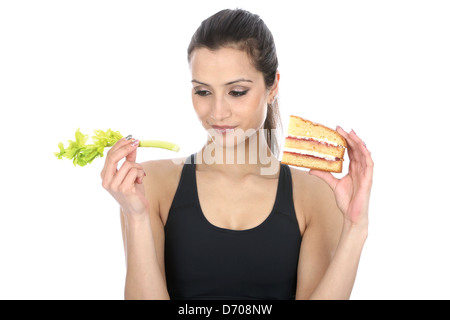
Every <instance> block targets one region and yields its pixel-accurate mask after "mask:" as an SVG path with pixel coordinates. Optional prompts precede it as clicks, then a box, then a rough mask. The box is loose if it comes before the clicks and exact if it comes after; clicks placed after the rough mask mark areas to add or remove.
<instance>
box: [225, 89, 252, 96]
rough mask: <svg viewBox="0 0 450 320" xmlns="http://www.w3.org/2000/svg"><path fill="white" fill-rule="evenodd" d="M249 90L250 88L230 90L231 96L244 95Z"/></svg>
mask: <svg viewBox="0 0 450 320" xmlns="http://www.w3.org/2000/svg"><path fill="white" fill-rule="evenodd" d="M247 92H248V90H245V91H236V90H233V91H230V93H229V94H230V96H233V97H242V96H243V95H245V94H246V93H247Z"/></svg>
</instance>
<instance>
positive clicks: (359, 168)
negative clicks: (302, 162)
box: [310, 127, 374, 227]
mask: <svg viewBox="0 0 450 320" xmlns="http://www.w3.org/2000/svg"><path fill="white" fill-rule="evenodd" d="M337 132H338V133H339V134H340V135H342V136H343V137H344V138H345V140H346V141H347V152H348V156H349V158H350V164H349V170H348V174H347V175H345V176H344V177H343V178H342V179H337V178H335V177H334V176H333V175H332V174H331V173H330V172H326V171H319V170H311V171H310V174H312V175H314V176H317V177H319V178H321V179H322V180H324V181H325V182H326V183H328V185H329V186H330V187H331V189H332V190H333V192H334V195H335V197H336V203H337V206H338V207H339V209H340V210H341V211H342V213H343V215H344V219H345V220H346V221H347V222H350V224H351V225H358V226H363V227H367V224H368V211H369V198H370V191H371V189H372V179H373V165H374V163H373V161H372V157H371V154H370V152H369V150H367V147H366V144H365V143H364V142H363V141H362V140H361V139H360V138H359V137H358V136H357V135H356V133H355V132H354V131H353V130H352V131H351V132H350V133H347V132H345V131H344V130H343V129H342V128H341V127H337Z"/></svg>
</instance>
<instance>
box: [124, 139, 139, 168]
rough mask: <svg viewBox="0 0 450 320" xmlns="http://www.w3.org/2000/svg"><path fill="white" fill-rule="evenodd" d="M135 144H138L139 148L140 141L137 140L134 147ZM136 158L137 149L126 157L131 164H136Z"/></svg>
mask: <svg viewBox="0 0 450 320" xmlns="http://www.w3.org/2000/svg"><path fill="white" fill-rule="evenodd" d="M134 144H137V146H139V140H137V139H136V140H135V141H134V142H133V143H132V145H133V146H134ZM136 156H137V148H135V149H134V150H133V151H131V152H130V153H129V154H128V155H127V156H126V160H127V161H131V162H136Z"/></svg>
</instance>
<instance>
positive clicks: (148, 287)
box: [101, 139, 169, 299]
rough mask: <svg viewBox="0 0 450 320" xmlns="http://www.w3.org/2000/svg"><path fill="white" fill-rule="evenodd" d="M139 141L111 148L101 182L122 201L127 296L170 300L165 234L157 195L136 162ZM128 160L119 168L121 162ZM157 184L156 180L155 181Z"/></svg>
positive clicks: (150, 178) (127, 297)
mask: <svg viewBox="0 0 450 320" xmlns="http://www.w3.org/2000/svg"><path fill="white" fill-rule="evenodd" d="M136 149H137V144H133V142H132V141H127V140H125V139H122V140H120V141H118V142H117V143H116V144H115V145H114V146H113V147H112V148H111V149H110V150H109V151H108V154H107V156H106V159H105V166H104V168H103V170H102V173H101V177H102V185H103V187H104V188H105V189H106V190H107V191H108V192H109V193H110V194H111V195H112V196H113V197H114V198H115V199H116V201H117V202H118V203H119V204H120V212H121V222H122V232H123V240H124V247H125V256H126V262H127V276H126V282H125V298H126V299H169V295H168V292H167V287H166V284H165V276H164V271H163V270H164V268H163V261H164V259H163V251H162V249H163V243H164V233H163V232H162V231H163V227H162V222H161V220H160V219H159V208H158V201H157V196H156V195H155V196H150V197H148V196H147V194H146V191H148V193H149V194H153V192H152V191H153V190H146V188H147V189H149V188H150V189H151V187H152V183H149V181H150V182H151V181H152V177H151V176H149V177H147V178H146V180H147V182H146V183H144V177H145V176H146V173H145V172H144V169H143V167H142V165H140V164H137V163H136ZM124 157H125V158H126V159H125V162H124V163H123V164H122V166H121V167H120V169H119V170H118V169H117V164H118V162H119V161H120V160H121V159H123V158H124ZM153 185H155V183H153Z"/></svg>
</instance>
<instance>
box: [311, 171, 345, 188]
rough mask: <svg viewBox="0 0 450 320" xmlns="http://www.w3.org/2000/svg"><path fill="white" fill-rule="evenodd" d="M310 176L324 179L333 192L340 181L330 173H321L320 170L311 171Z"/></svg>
mask: <svg viewBox="0 0 450 320" xmlns="http://www.w3.org/2000/svg"><path fill="white" fill-rule="evenodd" d="M309 174H311V175H313V176H316V177H318V178H320V179H322V180H323V181H325V182H326V183H327V184H328V185H329V186H330V188H331V190H333V191H334V190H335V189H336V185H337V183H338V182H339V179H337V178H335V177H334V176H333V175H332V174H331V173H330V172H328V171H320V170H314V169H312V170H310V171H309Z"/></svg>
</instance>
